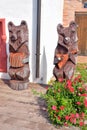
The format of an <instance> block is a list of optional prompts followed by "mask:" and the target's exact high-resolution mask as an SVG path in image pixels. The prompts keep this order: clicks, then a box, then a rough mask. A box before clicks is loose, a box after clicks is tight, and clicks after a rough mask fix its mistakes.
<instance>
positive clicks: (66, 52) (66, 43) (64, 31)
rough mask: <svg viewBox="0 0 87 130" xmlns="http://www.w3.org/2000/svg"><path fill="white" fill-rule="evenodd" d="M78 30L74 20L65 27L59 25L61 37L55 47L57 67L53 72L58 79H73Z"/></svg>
mask: <svg viewBox="0 0 87 130" xmlns="http://www.w3.org/2000/svg"><path fill="white" fill-rule="evenodd" d="M76 30H77V25H76V23H75V22H74V21H72V22H70V24H69V26H68V27H63V25H61V24H58V26H57V32H58V35H59V38H58V44H57V46H56V48H55V54H54V65H55V67H54V69H53V74H54V76H55V78H56V80H57V81H59V79H67V80H68V79H71V78H72V76H73V74H74V70H75V66H76V56H77V53H78V45H77V40H78V38H77V31H76Z"/></svg>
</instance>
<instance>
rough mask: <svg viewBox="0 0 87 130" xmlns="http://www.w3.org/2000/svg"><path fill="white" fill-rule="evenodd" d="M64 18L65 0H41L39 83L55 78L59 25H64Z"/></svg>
mask: <svg viewBox="0 0 87 130" xmlns="http://www.w3.org/2000/svg"><path fill="white" fill-rule="evenodd" d="M62 17H63V0H41V37H40V48H41V49H40V53H41V55H40V78H38V79H37V82H40V83H48V81H49V80H50V78H51V77H52V76H53V67H54V65H53V58H54V50H55V47H56V45H57V41H58V34H57V24H58V23H62Z"/></svg>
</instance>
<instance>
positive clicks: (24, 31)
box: [8, 21, 30, 90]
mask: <svg viewBox="0 0 87 130" xmlns="http://www.w3.org/2000/svg"><path fill="white" fill-rule="evenodd" d="M8 30H9V53H10V54H9V62H10V67H9V75H10V77H11V80H10V87H11V88H12V89H15V90H22V89H26V88H27V87H28V78H29V75H30V70H29V50H28V27H27V23H26V21H21V24H20V25H19V26H15V25H14V24H13V23H12V22H9V23H8Z"/></svg>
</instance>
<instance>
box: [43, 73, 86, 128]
mask: <svg viewBox="0 0 87 130" xmlns="http://www.w3.org/2000/svg"><path fill="white" fill-rule="evenodd" d="M43 97H44V99H45V100H46V103H47V111H48V115H49V118H50V120H51V122H52V123H53V124H55V125H60V126H62V125H64V126H72V125H74V126H78V127H84V129H85V127H86V126H85V123H84V121H85V119H86V118H87V117H86V115H87V87H86V86H84V82H83V80H82V78H81V76H80V75H78V76H77V77H75V78H74V79H73V80H72V81H71V80H67V81H66V80H64V81H63V80H62V79H60V82H57V81H55V82H53V84H52V86H51V87H49V88H48V90H47V92H46V94H45V95H44V96H43ZM86 128H87V127H86Z"/></svg>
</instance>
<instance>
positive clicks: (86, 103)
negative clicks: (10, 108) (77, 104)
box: [84, 98, 87, 107]
mask: <svg viewBox="0 0 87 130" xmlns="http://www.w3.org/2000/svg"><path fill="white" fill-rule="evenodd" d="M84 105H85V107H87V98H85V100H84Z"/></svg>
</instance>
